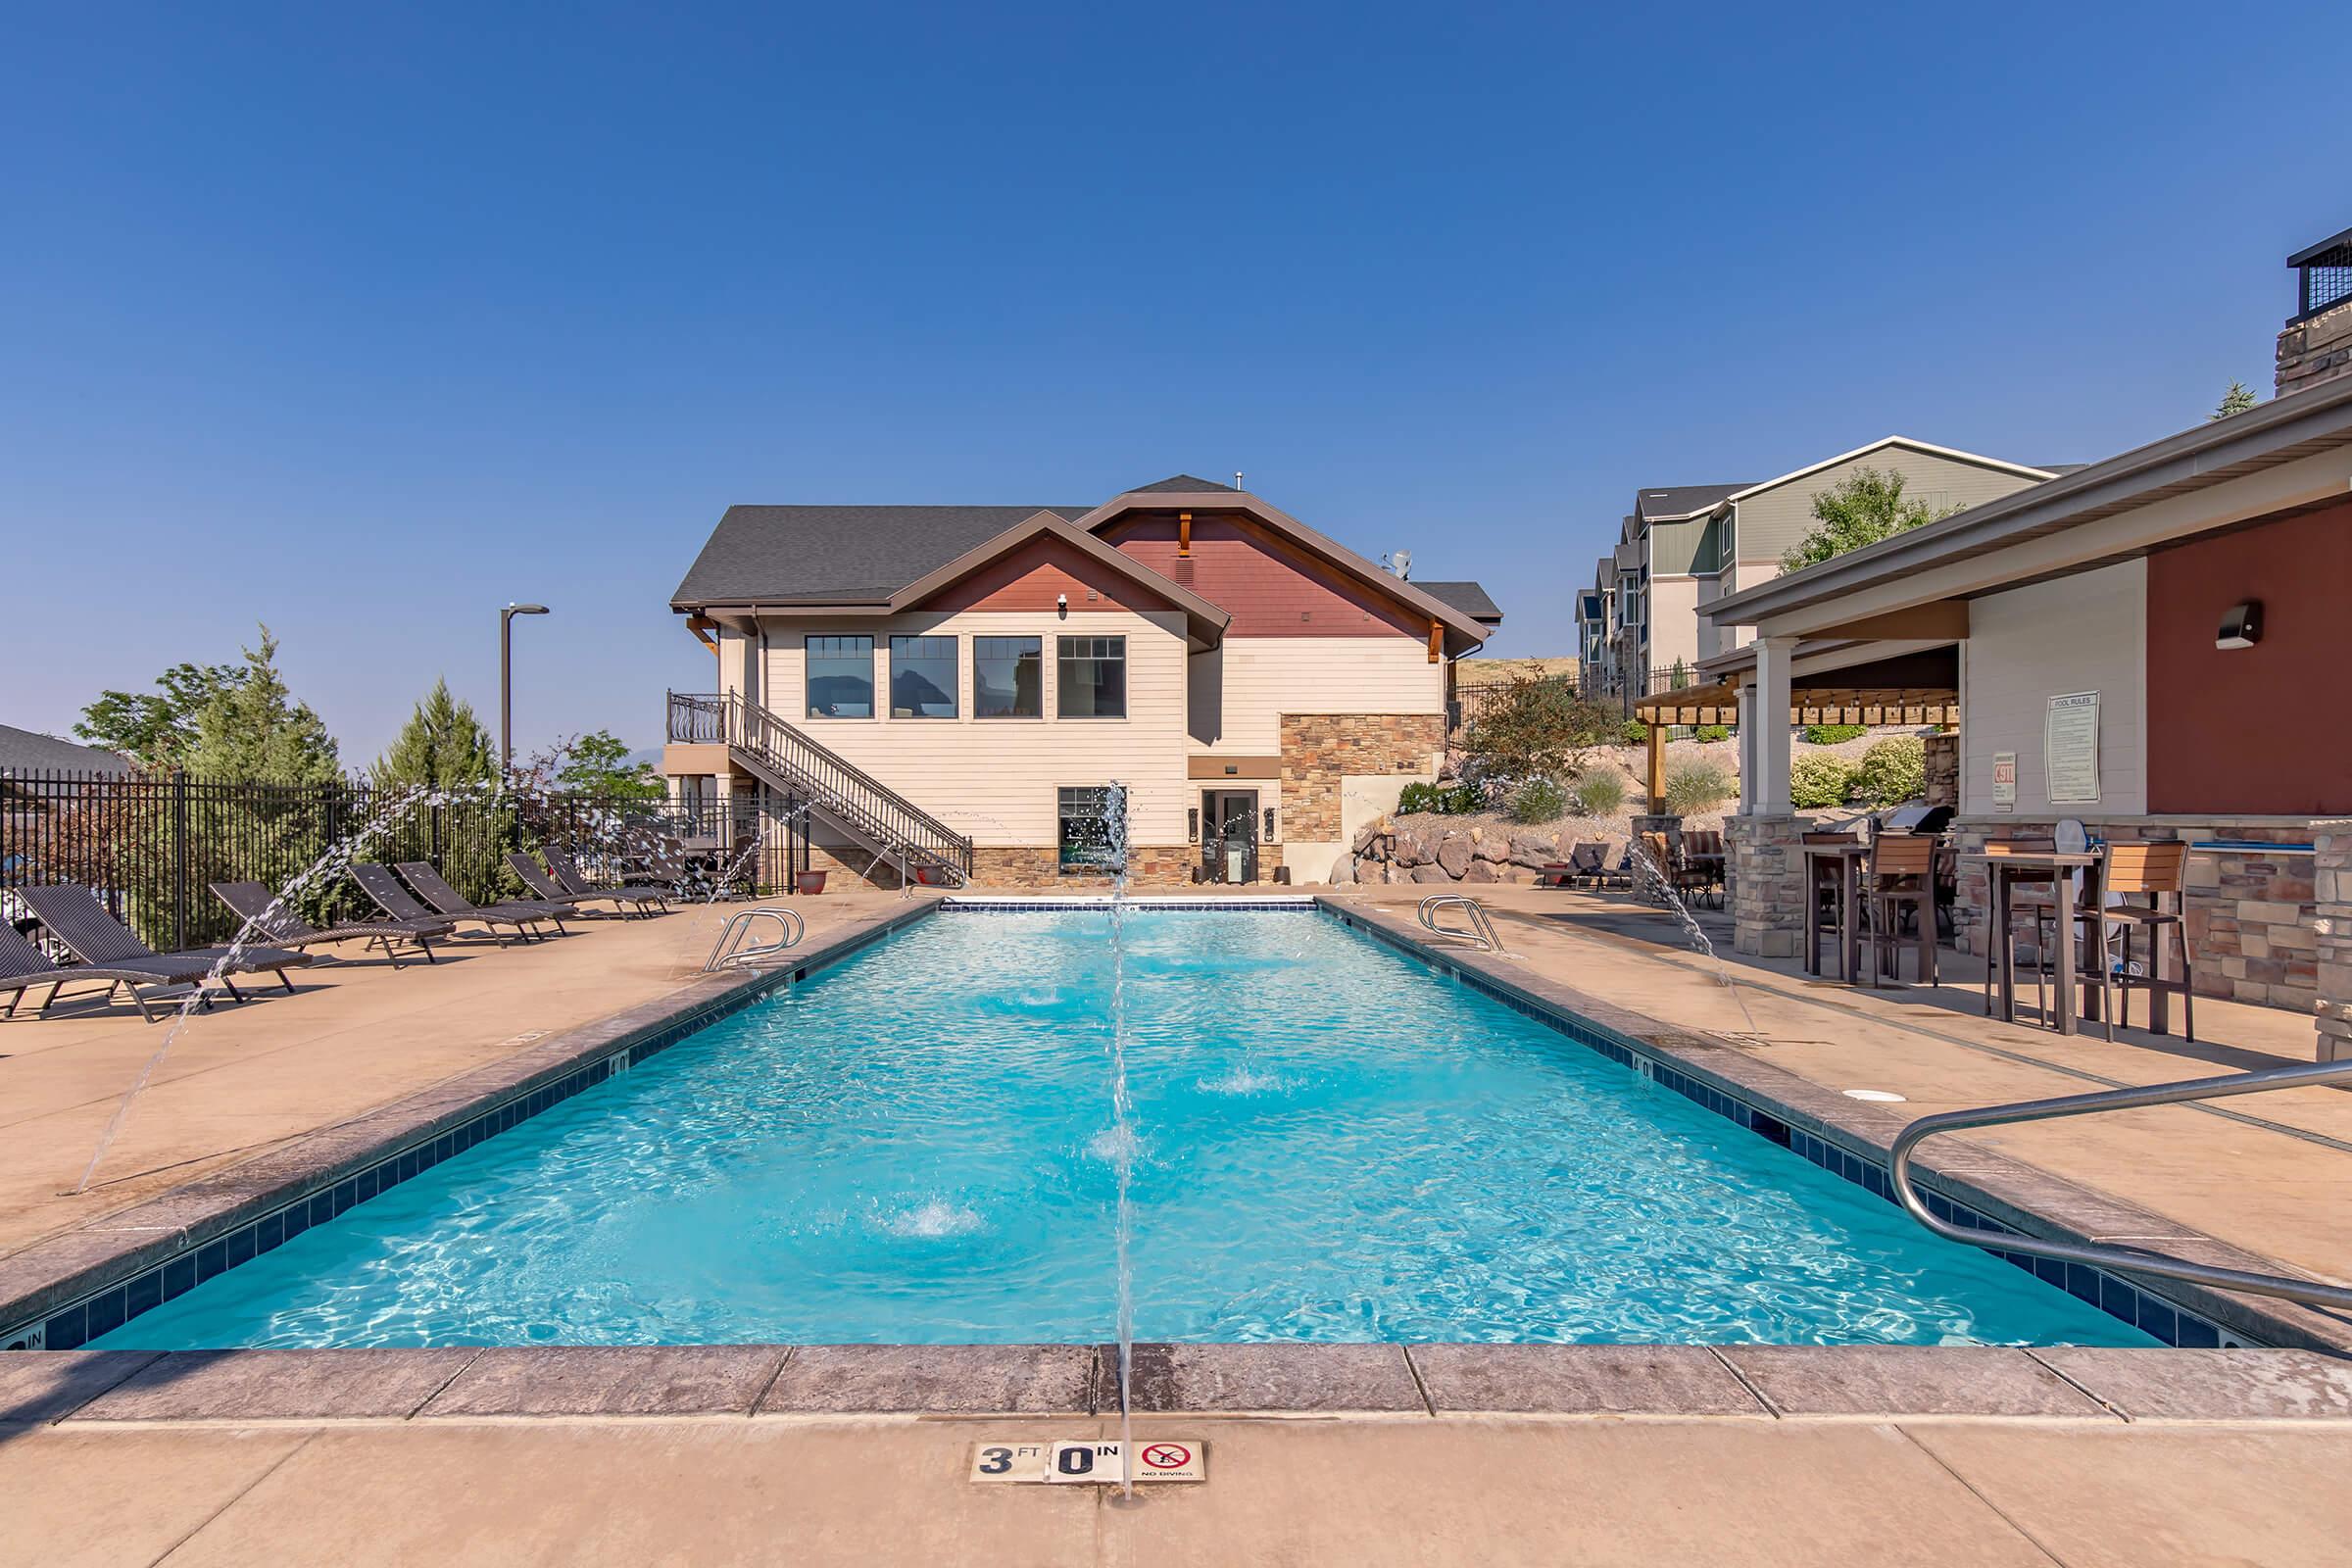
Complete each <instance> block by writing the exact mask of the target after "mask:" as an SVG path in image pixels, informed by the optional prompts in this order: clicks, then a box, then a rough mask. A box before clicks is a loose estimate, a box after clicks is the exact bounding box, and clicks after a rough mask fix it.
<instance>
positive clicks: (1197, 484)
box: [1127, 473, 1241, 496]
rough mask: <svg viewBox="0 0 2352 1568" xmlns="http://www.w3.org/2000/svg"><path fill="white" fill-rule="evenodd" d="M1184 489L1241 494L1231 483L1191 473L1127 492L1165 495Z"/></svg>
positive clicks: (1140, 494) (1143, 485) (1136, 494)
mask: <svg viewBox="0 0 2352 1568" xmlns="http://www.w3.org/2000/svg"><path fill="white" fill-rule="evenodd" d="M1183 490H1225V491H1231V492H1232V493H1233V494H1235V495H1240V494H1241V492H1240V491H1238V490H1235V489H1234V488H1233V486H1231V485H1229V484H1219V483H1217V482H1216V481H1215V480H1214V479H1196V478H1194V477H1193V476H1192V475H1191V474H1189V473H1179V474H1175V475H1173V476H1171V477H1169V478H1166V479H1162V480H1160V481H1159V483H1157V484H1141V485H1137V486H1136V487H1135V488H1134V489H1133V490H1130V491H1128V492H1127V493H1128V494H1129V495H1131V496H1152V495H1164V494H1167V493H1168V492H1171V491H1183Z"/></svg>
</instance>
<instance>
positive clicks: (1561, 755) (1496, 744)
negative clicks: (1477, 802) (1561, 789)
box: [1462, 675, 1618, 791]
mask: <svg viewBox="0 0 2352 1568" xmlns="http://www.w3.org/2000/svg"><path fill="white" fill-rule="evenodd" d="M1617 722H1618V715H1617V714H1616V713H1614V712H1612V711H1609V710H1608V709H1606V708H1603V707H1602V706H1601V705H1600V704H1598V703H1595V702H1590V701H1588V700H1586V699H1585V698H1583V697H1580V696H1578V695H1577V692H1576V686H1575V684H1574V683H1573V682H1570V681H1565V680H1560V679H1557V678H1545V677H1541V676H1533V675H1516V676H1513V677H1512V678H1511V680H1510V681H1509V682H1508V683H1506V684H1505V685H1504V686H1502V687H1501V688H1500V691H1499V694H1498V695H1496V696H1494V697H1490V698H1489V699H1488V700H1487V703H1486V706H1485V707H1484V708H1482V709H1481V710H1480V711H1479V715H1478V717H1476V718H1475V719H1472V720H1471V721H1470V724H1469V727H1468V728H1467V729H1465V730H1464V731H1463V733H1462V753H1463V758H1464V761H1463V769H1462V771H1463V774H1464V776H1465V777H1466V778H1467V779H1468V780H1469V781H1470V782H1471V783H1473V784H1475V785H1477V786H1478V787H1479V788H1480V789H1481V790H1486V791H1494V790H1499V789H1508V788H1509V787H1511V786H1512V785H1515V784H1521V783H1525V782H1526V781H1528V780H1530V779H1538V778H1570V779H1572V778H1574V777H1576V776H1577V775H1578V774H1579V773H1582V772H1583V771H1584V769H1585V759H1586V757H1587V755H1588V754H1589V753H1591V751H1592V750H1593V747H1595V746H1599V745H1602V744H1604V743H1606V742H1607V741H1608V739H1609V737H1610V736H1611V735H1612V734H1614V733H1615V731H1616V729H1617Z"/></svg>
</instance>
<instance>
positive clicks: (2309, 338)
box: [2275, 301, 2352, 397]
mask: <svg viewBox="0 0 2352 1568" xmlns="http://www.w3.org/2000/svg"><path fill="white" fill-rule="evenodd" d="M2339 375H2352V301H2346V302H2345V303H2344V304H2341V305H2338V306H2336V307H2335V308H2334V309H2333V310H2327V311H2322V312H2321V313H2320V314H2319V315H2317V316H2315V317H2313V318H2312V319H2310V320H2308V321H2297V322H2295V323H2294V324H2293V325H2291V326H2289V327H2288V328H2287V329H2286V330H2285V331H2283V332H2281V333H2279V334H2278V375H2277V378H2276V382H2275V384H2276V386H2277V389H2278V396H2280V397H2284V396H2286V395H2287V394H2288V393H2289V392H2300V391H2302V390H2303V389H2304V388H2305V387H2309V386H2318V385H2319V384H2320V383H2321V382H2322V381H2332V380H2334V379H2335V378H2336V377H2337V376H2339Z"/></svg>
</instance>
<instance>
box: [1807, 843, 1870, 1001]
mask: <svg viewBox="0 0 2352 1568" xmlns="http://www.w3.org/2000/svg"><path fill="white" fill-rule="evenodd" d="M1798 848H1799V849H1801V850H1802V851H1803V852H1804V857H1805V973H1807V974H1819V973H1821V926H1820V924H1819V922H1818V921H1817V920H1816V918H1815V911H1816V908H1817V906H1816V904H1815V901H1814V894H1815V893H1816V892H1817V891H1818V890H1819V889H1820V887H1821V885H1822V879H1823V877H1824V876H1825V875H1827V874H1828V872H1829V870H1830V865H1829V862H1830V861H1833V860H1835V861H1836V862H1837V880H1836V882H1835V883H1834V884H1833V885H1834V886H1835V887H1836V888H1837V889H1838V974H1840V975H1841V976H1843V977H1844V980H1845V983H1846V984H1847V985H1849V986H1850V985H1857V984H1859V983H1860V982H1861V979H1862V910H1861V906H1862V897H1861V862H1862V858H1863V857H1864V856H1866V855H1868V854H1869V853H1870V846H1869V845H1867V844H1865V843H1863V842H1862V841H1861V840H1860V839H1840V840H1838V842H1837V843H1835V844H1804V845H1799V846H1798Z"/></svg>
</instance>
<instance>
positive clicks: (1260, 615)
mask: <svg viewBox="0 0 2352 1568" xmlns="http://www.w3.org/2000/svg"><path fill="white" fill-rule="evenodd" d="M1103 541H1104V542H1105V543H1107V544H1110V545H1113V546H1116V547H1117V548H1118V550H1119V551H1120V552H1121V553H1122V554H1125V555H1129V556H1133V557H1134V558H1135V559H1136V560H1137V561H1140V562H1142V563H1143V564H1145V565H1147V566H1150V567H1151V568H1152V570H1153V571H1156V572H1158V573H1159V574H1160V575H1161V576H1163V577H1166V578H1169V579H1170V580H1172V581H1174V582H1177V583H1181V584H1182V585H1183V586H1185V587H1187V588H1190V589H1191V590H1192V591H1193V592H1195V593H1197V594H1199V595H1200V596H1201V598H1203V599H1205V600H1207V601H1208V602H1209V603H1210V604H1212V605H1215V606H1216V607H1217V608H1218V609H1220V610H1223V611H1225V612H1227V613H1229V614H1231V615H1232V616H1233V624H1232V625H1231V626H1230V627H1228V628H1227V629H1226V635H1227V636H1229V637H1398V636H1403V637H1413V638H1418V639H1422V640H1426V639H1427V638H1428V636H1429V618H1428V617H1427V616H1425V615H1422V614H1419V613H1415V612H1413V611H1410V610H1407V609H1405V608H1404V607H1403V606H1401V605H1399V604H1397V602H1396V601H1395V600H1393V599H1391V598H1390V597H1389V596H1388V595H1386V594H1384V593H1381V592H1379V591H1378V590H1377V589H1375V588H1371V587H1369V586H1367V585H1365V584H1363V583H1361V582H1359V581H1357V580H1356V579H1355V578H1354V577H1352V576H1350V575H1348V574H1347V573H1345V572H1342V571H1341V570H1340V569H1339V568H1338V567H1336V566H1332V565H1329V564H1325V563H1323V562H1320V561H1317V560H1316V559H1315V558H1314V557H1312V556H1310V555H1308V554H1307V553H1306V552H1304V551H1303V550H1300V549H1299V548H1298V547H1297V546H1295V545H1293V544H1291V543H1290V542H1289V541H1287V540H1285V539H1281V538H1278V537H1277V536H1276V535H1274V534H1273V533H1272V532H1270V531H1269V530H1267V529H1266V528H1265V527H1263V526H1262V525H1261V524H1259V523H1257V522H1256V521H1254V520H1252V519H1250V518H1247V517H1235V516H1210V515H1203V514H1201V513H1195V514H1194V515H1193V553H1192V555H1191V556H1190V557H1189V558H1185V557H1179V556H1178V555H1177V554H1176V518H1175V517H1174V516H1173V515H1165V514H1148V515H1144V516H1141V517H1137V518H1133V519H1129V520H1122V521H1119V522H1115V523H1113V524H1111V525H1110V527H1109V528H1107V529H1105V530H1104V531H1103Z"/></svg>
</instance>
